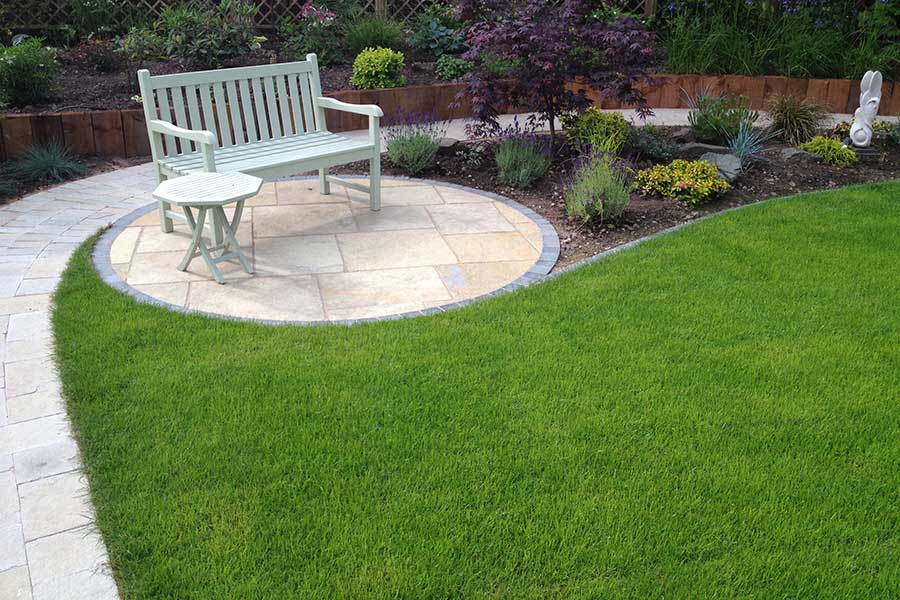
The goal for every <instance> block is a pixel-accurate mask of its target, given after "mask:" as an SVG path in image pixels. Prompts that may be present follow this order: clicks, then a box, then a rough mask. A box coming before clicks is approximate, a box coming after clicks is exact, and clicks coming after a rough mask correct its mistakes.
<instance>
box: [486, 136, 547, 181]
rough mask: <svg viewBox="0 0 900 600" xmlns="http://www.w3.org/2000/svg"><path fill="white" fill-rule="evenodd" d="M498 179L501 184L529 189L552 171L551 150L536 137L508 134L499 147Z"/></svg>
mask: <svg viewBox="0 0 900 600" xmlns="http://www.w3.org/2000/svg"><path fill="white" fill-rule="evenodd" d="M496 160H497V170H498V172H499V173H498V176H497V178H498V179H499V180H500V183H503V184H505V185H509V186H512V187H514V188H518V189H522V190H524V189H528V188H530V187H531V186H533V185H534V184H535V182H536V181H538V180H539V179H540V178H542V177H543V176H544V175H546V174H547V171H548V170H549V169H550V164H551V161H550V148H549V145H548V144H547V143H546V141H545V140H543V139H541V138H540V137H538V136H536V135H525V134H522V133H519V132H510V133H507V134H506V135H505V136H504V138H503V139H502V140H501V141H500V143H499V144H498V145H497V154H496Z"/></svg>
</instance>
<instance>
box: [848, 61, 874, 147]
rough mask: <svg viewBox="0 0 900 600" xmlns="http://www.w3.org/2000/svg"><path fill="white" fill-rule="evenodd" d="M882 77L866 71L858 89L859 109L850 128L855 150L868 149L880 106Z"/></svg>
mask: <svg viewBox="0 0 900 600" xmlns="http://www.w3.org/2000/svg"><path fill="white" fill-rule="evenodd" d="M881 84H882V77H881V73H879V72H878V71H867V72H866V74H865V76H863V79H862V84H861V85H860V88H859V108H857V109H856V113H854V115H853V125H851V126H850V141H851V143H852V144H853V145H854V146H855V147H857V148H868V147H869V146H870V145H871V144H872V136H873V135H874V133H875V130H874V129H873V124H874V123H875V115H877V114H878V107H879V106H880V105H881Z"/></svg>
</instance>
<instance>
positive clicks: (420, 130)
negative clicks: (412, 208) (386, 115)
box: [384, 114, 447, 176]
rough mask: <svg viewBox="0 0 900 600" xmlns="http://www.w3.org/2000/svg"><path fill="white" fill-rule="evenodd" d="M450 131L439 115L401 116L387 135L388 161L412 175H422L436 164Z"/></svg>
mask: <svg viewBox="0 0 900 600" xmlns="http://www.w3.org/2000/svg"><path fill="white" fill-rule="evenodd" d="M446 131H447V129H446V126H445V124H444V123H441V122H439V121H438V120H437V117H436V115H435V114H426V115H401V116H400V117H399V122H398V124H396V125H391V126H389V127H388V128H387V129H386V130H385V133H384V139H385V143H386V145H387V155H388V160H390V161H391V163H392V164H393V165H394V166H396V167H397V168H398V169H401V170H403V171H404V172H405V173H408V174H409V175H413V176H415V175H418V174H419V173H422V172H423V171H426V170H427V169H429V168H430V167H431V166H432V165H433V164H434V159H435V157H436V156H437V153H438V150H439V149H440V139H441V138H442V137H444V134H445V133H446Z"/></svg>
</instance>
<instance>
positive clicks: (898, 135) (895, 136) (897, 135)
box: [885, 119, 900, 146]
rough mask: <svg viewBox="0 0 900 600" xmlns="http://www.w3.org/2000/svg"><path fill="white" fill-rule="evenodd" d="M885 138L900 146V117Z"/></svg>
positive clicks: (891, 143)
mask: <svg viewBox="0 0 900 600" xmlns="http://www.w3.org/2000/svg"><path fill="white" fill-rule="evenodd" d="M885 138H886V139H887V142H888V144H890V145H891V146H900V119H898V120H897V121H896V122H895V123H894V125H893V126H892V127H891V130H890V131H889V132H888V133H887V135H886V136H885Z"/></svg>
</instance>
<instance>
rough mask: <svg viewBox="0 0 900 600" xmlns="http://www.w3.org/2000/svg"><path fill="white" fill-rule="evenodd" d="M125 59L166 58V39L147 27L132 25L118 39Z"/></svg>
mask: <svg viewBox="0 0 900 600" xmlns="http://www.w3.org/2000/svg"><path fill="white" fill-rule="evenodd" d="M119 44H120V46H121V47H122V54H123V55H124V56H125V59H126V60H128V61H130V62H134V63H141V62H144V61H147V60H162V59H164V58H166V41H165V40H164V39H163V37H162V36H161V35H159V34H158V33H157V32H156V31H154V30H152V29H150V28H148V27H132V28H131V29H130V30H129V31H128V33H127V34H125V35H124V36H123V37H122V39H121V40H120V41H119Z"/></svg>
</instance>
